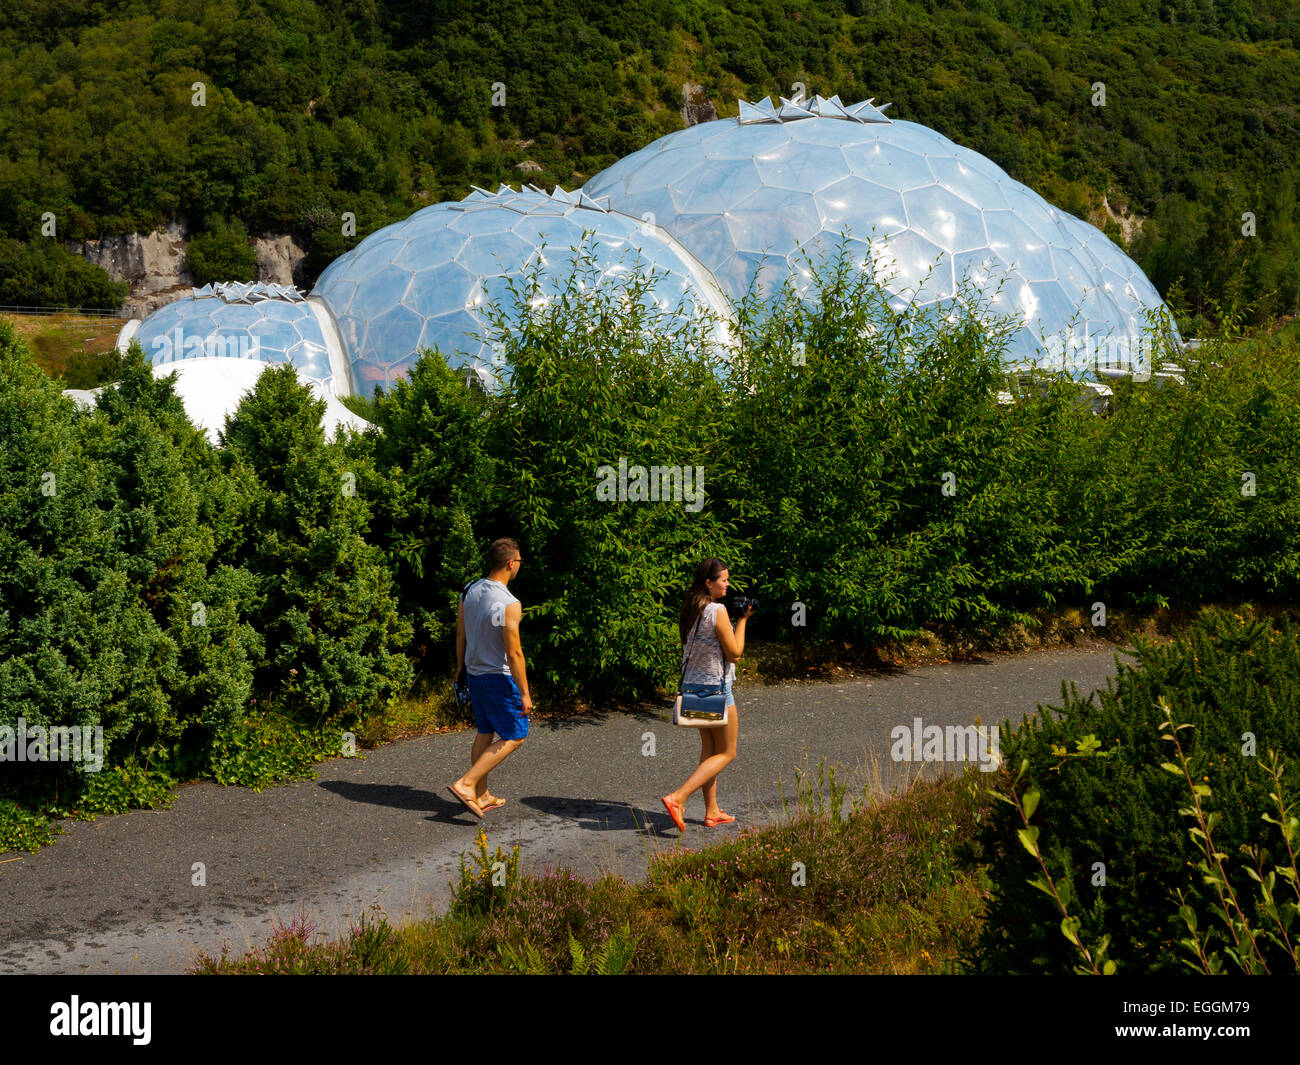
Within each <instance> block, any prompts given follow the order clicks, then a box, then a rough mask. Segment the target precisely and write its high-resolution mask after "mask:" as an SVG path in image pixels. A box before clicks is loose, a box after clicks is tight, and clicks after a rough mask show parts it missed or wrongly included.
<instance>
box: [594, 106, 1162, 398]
mask: <svg viewBox="0 0 1300 1065" xmlns="http://www.w3.org/2000/svg"><path fill="white" fill-rule="evenodd" d="M887 106H888V105H887V104H886V105H883V106H882V107H880V108H877V107H875V106H873V104H872V102H871V101H866V102H864V103H859V104H854V105H848V106H846V105H844V104H842V103H841V102H840V100H839V97H835V96H833V97H831V98H829V99H826V98H824V97H821V96H818V97H817V98H816V99H815V100H813V101H812V102H810V103H800V102H793V101H790V100H785V99H783V100H782V101H781V105H780V107H775V106H774V105H773V104H772V103H771V101H770V100H763V101H762V102H760V103H758V104H750V103H747V102H745V101H741V102H740V108H739V110H740V113H739V115H738V117H736V118H732V119H719V120H717V121H713V122H706V123H701V124H700V125H697V126H692V127H690V128H689V129H685V130H681V131H679V132H676V133H671V134H668V135H667V136H665V137H661V138H660V139H659V140H657V141H655V142H654V143H653V144H650V145H648V146H647V147H645V148H643V149H641V150H640V151H638V152H635V153H633V154H632V155H630V156H627V157H626V158H624V159H622V160H620V161H619V162H617V163H615V164H614V165H613V166H611V167H609V168H608V169H606V170H604V171H602V172H601V173H599V174H597V175H595V176H594V177H592V178H591V179H590V180H589V181H588V182H587V184H586V185H585V186H584V187H583V191H584V192H586V193H588V194H589V195H591V196H592V197H593V198H602V199H603V200H604V201H605V202H608V203H609V205H610V206H611V207H612V208H614V209H616V210H619V211H623V212H625V213H627V214H629V215H633V216H636V217H640V218H644V219H647V220H650V221H653V222H655V223H657V224H659V225H661V226H663V227H664V228H665V229H667V230H668V232H670V233H671V234H672V235H673V236H674V237H676V238H677V240H678V241H679V242H680V243H681V244H682V245H683V246H685V247H686V248H688V249H689V250H690V251H691V252H692V253H693V254H694V255H695V256H696V257H697V258H698V259H699V260H700V261H701V262H702V263H703V264H704V265H705V266H706V267H708V269H709V270H710V271H711V272H712V274H713V276H714V277H715V278H716V279H717V282H718V285H719V287H720V288H721V289H722V290H723V291H724V292H725V293H726V294H727V295H728V296H729V297H730V298H731V299H733V300H741V299H743V298H744V297H745V296H746V294H747V293H748V292H749V291H750V289H751V286H753V287H754V288H755V289H756V291H757V292H758V294H759V295H760V296H762V297H764V298H767V297H771V296H772V295H774V294H775V293H776V292H777V291H779V289H780V287H781V286H782V284H783V283H784V282H785V280H786V279H787V278H790V279H791V280H792V281H793V282H794V284H795V287H796V290H797V291H799V292H800V294H803V293H804V292H807V291H808V289H809V285H810V282H811V277H810V271H809V266H808V262H807V260H808V259H811V260H812V262H813V263H817V262H819V261H827V260H828V259H829V257H830V256H831V255H832V254H834V253H835V251H836V249H837V248H838V246H839V241H840V240H841V239H842V238H843V237H844V235H845V234H847V235H848V239H847V241H846V242H845V245H844V251H845V252H846V253H847V254H848V255H849V256H850V257H852V258H853V259H854V260H856V261H857V262H858V263H859V265H861V266H864V267H865V266H866V264H868V263H871V264H872V265H873V266H874V267H875V270H876V276H877V277H878V279H879V280H880V282H881V284H882V286H883V287H884V288H885V289H886V290H887V291H888V292H889V293H890V294H891V296H893V297H895V298H896V302H895V303H894V305H895V307H900V306H901V305H902V304H904V303H914V304H916V305H917V306H920V307H926V306H931V305H934V306H936V307H943V306H944V305H945V304H946V302H947V301H950V300H951V299H952V298H953V297H954V295H955V294H956V292H957V290H958V286H959V285H960V284H961V283H962V282H963V280H966V279H969V281H970V283H971V284H972V285H973V286H974V288H975V290H976V292H977V293H978V294H979V295H980V296H981V297H982V301H983V303H984V304H985V306H986V307H987V308H988V309H989V310H990V311H992V312H994V313H996V314H999V315H1007V316H1010V317H1011V318H1012V320H1013V322H1014V325H1015V332H1014V333H1013V334H1012V336H1011V338H1010V343H1009V347H1008V356H1009V358H1010V360H1011V361H1013V362H1019V361H1023V362H1029V361H1031V360H1034V359H1038V360H1040V361H1046V362H1048V363H1049V364H1051V363H1055V364H1056V367H1057V368H1069V369H1072V370H1075V371H1081V372H1083V373H1085V374H1086V373H1088V372H1090V371H1092V369H1093V368H1094V366H1095V365H1096V364H1098V363H1100V362H1107V361H1109V360H1110V359H1111V358H1112V357H1119V358H1120V359H1121V361H1122V360H1123V359H1124V358H1125V357H1127V358H1128V364H1127V366H1126V368H1130V369H1141V368H1143V367H1142V358H1143V356H1142V354H1141V353H1140V352H1139V351H1137V350H1136V349H1135V348H1134V347H1133V345H1132V340H1133V339H1134V338H1135V337H1136V335H1137V334H1138V333H1140V332H1141V330H1142V328H1143V327H1144V326H1145V324H1146V319H1147V315H1148V313H1149V312H1152V313H1153V312H1159V310H1160V309H1161V308H1162V307H1163V302H1162V301H1161V300H1160V297H1159V295H1158V294H1157V293H1156V291H1155V289H1154V288H1153V287H1152V286H1151V284H1150V282H1149V281H1147V279H1146V278H1145V276H1144V275H1143V274H1142V271H1141V269H1140V268H1139V267H1138V266H1137V264H1136V263H1134V262H1133V261H1132V260H1131V259H1129V258H1128V256H1126V255H1125V254H1124V253H1123V252H1122V251H1121V250H1120V249H1119V248H1117V247H1115V245H1114V244H1112V243H1111V242H1110V241H1109V240H1108V239H1107V238H1106V237H1105V235H1104V234H1102V233H1101V232H1100V231H1099V230H1097V229H1095V228H1094V227H1092V226H1090V225H1088V224H1087V223H1086V222H1081V221H1079V220H1078V219H1075V218H1073V216H1071V215H1068V214H1066V213H1065V212H1063V211H1060V210H1058V209H1057V208H1055V207H1053V206H1052V205H1051V204H1049V203H1048V202H1047V201H1046V200H1044V199H1043V198H1042V197H1041V196H1039V195H1038V194H1037V193H1036V192H1034V191H1033V190H1032V189H1030V188H1028V187H1026V186H1025V185H1022V184H1020V183H1019V182H1018V181H1015V180H1013V179H1012V178H1011V177H1010V176H1009V175H1007V173H1006V172H1005V171H1003V170H1002V169H1001V168H1000V167H998V166H997V165H996V164H995V163H993V162H992V161H990V160H989V159H986V158H985V157H984V156H982V155H980V154H979V153H978V152H974V151H971V150H970V149H968V148H963V147H961V146H960V145H958V144H954V143H953V142H952V141H950V140H948V138H946V137H944V136H943V135H942V134H940V133H938V132H936V131H935V130H932V129H929V128H927V127H925V126H921V125H917V124H916V123H912V122H902V121H892V120H891V119H889V118H888V117H886V115H885V114H884V113H883V111H884V107H887ZM1117 340H1118V341H1119V342H1118V343H1116V342H1115V341H1117ZM1108 341H1109V343H1107V342H1108ZM1044 356H1047V358H1046V359H1044ZM1063 362H1064V363H1065V364H1066V365H1065V366H1062V365H1061V364H1062V363H1063Z"/></svg>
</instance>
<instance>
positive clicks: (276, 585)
mask: <svg viewBox="0 0 1300 1065" xmlns="http://www.w3.org/2000/svg"><path fill="white" fill-rule="evenodd" d="M324 407H325V403H324V400H317V399H315V398H314V397H313V395H312V392H311V389H310V388H308V387H307V386H306V385H304V384H299V383H298V379H297V374H296V373H295V371H294V368H293V367H292V366H291V365H287V364H286V365H284V366H277V367H274V368H272V369H269V370H267V371H266V372H265V373H264V374H262V375H261V377H259V378H258V382H257V386H256V387H255V388H254V389H253V391H252V392H250V393H249V394H248V395H247V396H245V397H244V399H243V401H242V402H241V403H240V405H239V407H238V409H237V410H236V411H235V412H234V414H232V415H230V416H229V417H228V418H227V420H226V427H225V431H224V433H223V443H224V444H225V446H226V450H225V451H224V452H223V453H222V460H223V463H224V465H225V467H226V469H227V471H228V472H229V473H230V475H231V476H232V477H234V478H235V479H236V481H237V482H238V483H241V484H244V485H247V492H246V495H245V496H244V498H243V500H242V501H241V502H240V503H239V504H238V511H239V520H238V525H239V526H240V527H241V528H242V529H243V537H242V539H241V541H240V542H239V543H238V544H237V545H234V544H232V547H231V554H230V561H231V562H232V563H233V564H235V565H238V566H242V567H243V568H245V569H247V570H248V571H249V572H250V573H251V574H252V575H253V577H254V578H255V580H256V582H257V593H256V595H257V601H256V607H255V608H254V609H253V611H252V615H251V616H252V621H253V624H254V626H255V628H256V629H257V631H258V633H259V634H260V635H261V637H262V638H263V639H264V640H265V641H266V648H267V650H266V654H265V656H264V657H263V658H262V659H261V660H260V661H259V663H258V668H257V670H256V691H257V693H258V694H259V695H260V696H265V697H267V698H272V699H273V700H274V703H275V705H276V707H277V708H278V709H280V710H282V711H283V712H285V713H287V714H289V715H290V716H293V717H296V718H299V719H301V720H303V721H307V722H309V723H313V724H316V723H321V722H322V721H323V720H324V719H325V718H327V717H330V716H334V715H342V717H341V718H340V720H343V718H347V719H350V720H355V718H356V717H357V716H358V715H359V714H360V713H361V712H363V711H365V710H368V709H371V708H372V707H373V706H375V705H376V704H378V703H381V702H382V701H384V700H385V699H387V698H389V697H390V696H391V695H393V694H401V693H404V692H405V691H406V690H407V689H408V688H409V687H410V686H411V682H412V680H413V671H412V668H411V663H410V660H409V659H408V658H407V656H406V653H405V652H406V649H407V647H408V646H409V644H410V636H411V626H410V623H409V622H408V621H407V620H406V619H404V618H403V617H401V615H400V614H399V612H398V609H397V603H396V600H395V599H394V596H393V592H392V578H391V576H390V575H389V571H388V568H387V567H386V565H385V564H384V558H383V555H382V552H381V551H380V550H379V548H378V547H376V546H374V545H373V544H371V543H370V542H368V541H367V538H366V537H367V535H368V523H369V517H370V508H369V504H368V503H367V501H366V499H365V496H364V494H363V493H362V492H359V491H357V486H358V485H364V484H367V483H373V481H374V480H375V475H374V473H373V470H368V469H365V468H361V467H359V466H358V461H359V456H358V454H357V453H356V452H355V451H354V452H352V453H351V454H349V453H348V452H347V451H346V450H345V449H344V448H343V447H341V446H340V445H339V444H337V443H328V442H327V441H326V439H325V434H324V430H323V429H322V428H321V424H320V421H321V415H322V413H323V411H324Z"/></svg>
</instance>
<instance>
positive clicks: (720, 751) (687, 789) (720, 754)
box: [668, 705, 740, 816]
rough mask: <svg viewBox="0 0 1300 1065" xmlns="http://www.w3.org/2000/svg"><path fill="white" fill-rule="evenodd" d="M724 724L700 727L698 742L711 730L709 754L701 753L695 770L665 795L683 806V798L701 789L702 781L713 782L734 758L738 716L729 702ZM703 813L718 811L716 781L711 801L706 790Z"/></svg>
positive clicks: (684, 800) (738, 731) (704, 782)
mask: <svg viewBox="0 0 1300 1065" xmlns="http://www.w3.org/2000/svg"><path fill="white" fill-rule="evenodd" d="M727 719H728V720H727V723H726V725H724V726H722V727H720V728H711V729H701V730H700V732H701V738H700V743H701V744H703V743H704V739H703V735H702V734H703V733H704V732H711V733H713V736H712V742H713V753H712V754H711V755H709V756H708V757H704V756H703V753H702V752H701V757H700V764H699V765H698V766H696V767H695V772H694V773H692V774H691V775H690V776H689V777H687V778H686V783H685V784H683V785H682V786H681V787H680V788H678V789H677V790H676V791H674V792H673V793H672V794H671V795H669V796H668V798H670V799H672V800H673V802H675V803H677V804H678V805H679V806H682V807H685V805H686V800H687V798H689V797H690V796H691V795H692V794H694V792H695V790H696V789H697V788H703V787H704V786H705V785H706V784H711V783H714V780H715V778H716V777H717V775H718V774H719V773H721V772H722V771H723V770H724V769H726V768H727V766H729V765H730V764H731V762H732V760H733V759H734V758H735V757H736V748H737V746H738V743H739V737H740V721H739V715H737V713H736V707H735V706H734V705H733V706H731V707H729V708H728V710H727ZM704 803H705V816H713V815H714V814H716V813H718V791H717V786H716V784H715V785H714V787H713V788H712V802H711V803H710V797H709V795H708V794H707V793H706V794H705V798H704Z"/></svg>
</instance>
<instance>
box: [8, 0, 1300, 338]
mask: <svg viewBox="0 0 1300 1065" xmlns="http://www.w3.org/2000/svg"><path fill="white" fill-rule="evenodd" d="M1297 40H1300V9H1297V8H1296V7H1295V5H1293V4H1291V3H1289V2H1287V0H1261V2H1254V3H1248V2H1247V0H1214V2H1211V0H1106V2H1105V3H1102V2H1100V0H1035V2H1033V3H1030V2H1028V0H964V2H962V3H955V4H954V3H939V2H937V0H848V2H843V3H835V2H831V3H813V2H811V0H782V2H781V3H779V4H778V3H775V2H772V0H742V2H738V3H727V4H724V3H721V2H707V0H706V2H691V3H686V2H684V0H642V2H639V3H636V4H631V5H619V6H617V7H612V6H610V5H607V4H601V3H594V2H591V0H528V2H526V3H525V2H523V0H499V2H497V3H493V4H491V5H488V6H487V7H475V8H472V9H471V8H466V7H465V6H464V5H460V4H453V3H447V2H436V3H427V2H423V0H422V2H418V3H417V2H412V0H210V2H204V3H200V4H195V3H192V2H182V0H162V2H161V3H158V2H155V0H147V2H146V0H94V2H92V0H70V2H68V3H64V4H58V5H50V4H48V3H46V2H44V0H10V2H9V3H8V4H6V13H5V16H4V18H3V22H0V143H2V144H3V151H2V152H0V290H2V291H3V293H4V296H3V299H0V302H7V303H34V304H44V305H53V304H78V305H87V302H88V301H89V302H90V303H93V304H98V305H116V304H117V303H118V302H119V301H120V299H121V295H120V291H119V289H114V288H113V286H112V285H111V284H109V283H108V282H107V279H106V278H99V279H98V280H96V279H95V278H94V277H87V276H85V275H86V273H87V272H86V271H84V270H81V269H80V268H78V267H77V266H76V265H75V264H72V263H70V262H69V259H70V256H69V254H68V252H67V251H66V250H65V248H64V246H63V242H64V241H82V240H87V239H93V238H97V237H100V236H104V235H111V234H119V233H129V232H146V231H149V230H151V229H153V228H154V227H156V226H159V225H162V224H165V223H168V222H171V221H176V220H180V221H183V222H184V224H185V225H186V226H187V228H188V230H189V232H190V235H191V237H192V238H197V240H198V243H199V247H200V248H201V249H202V253H203V255H202V257H203V260H204V262H205V263H206V264H209V266H208V267H205V269H208V268H211V267H212V265H213V264H221V263H232V262H233V263H236V264H239V263H241V262H244V263H246V261H247V249H246V245H245V241H246V235H248V234H258V233H292V234H294V235H295V236H296V237H297V239H298V240H299V241H300V242H301V243H302V244H303V245H304V246H305V247H306V248H307V251H308V259H307V263H306V270H307V274H308V277H309V278H314V276H315V275H316V274H318V273H319V272H320V270H322V269H323V268H324V267H325V265H327V264H328V263H329V262H330V261H331V260H332V259H333V258H335V257H336V256H338V255H339V254H341V253H342V252H343V251H345V250H347V248H349V247H351V246H353V245H354V244H355V243H356V242H357V241H358V240H360V239H362V238H364V236H365V235H366V234H368V233H370V232H373V231H374V230H375V229H377V228H379V227H381V226H383V225H386V224H388V223H389V222H392V221H395V220H397V219H399V218H403V217H405V216H407V215H409V214H410V213H411V212H412V211H413V210H416V209H418V208H419V207H421V206H424V205H427V204H430V203H435V202H438V201H440V200H447V199H453V198H459V197H461V196H463V195H465V194H466V193H467V192H468V191H469V188H470V186H471V185H474V184H477V185H482V186H486V187H489V188H495V187H496V185H497V184H498V183H501V182H506V183H518V182H520V181H522V180H528V181H532V182H534V183H536V184H539V185H544V186H548V187H549V186H550V185H552V184H560V185H564V186H565V187H569V188H572V187H576V186H577V185H580V184H582V182H584V181H585V180H586V179H587V178H589V177H590V176H592V175H593V174H594V173H596V172H597V171H599V170H601V169H602V168H604V167H606V166H608V165H609V164H611V163H613V162H614V161H615V160H616V159H618V158H620V157H621V156H623V155H626V154H628V153H630V152H632V151H635V150H637V149H638V148H641V147H643V146H644V145H645V144H647V143H649V142H650V141H651V140H653V139H654V138H656V137H658V136H661V135H663V134H665V133H668V132H671V131H673V130H675V129H679V128H681V126H682V125H683V118H682V115H681V106H682V94H683V86H684V85H685V84H687V83H690V84H693V85H699V86H701V87H702V90H703V93H704V94H705V95H706V96H707V97H708V98H709V99H710V100H711V101H712V102H713V103H714V105H715V106H716V107H717V109H718V112H719V114H721V115H727V114H735V110H736V103H735V101H736V98H737V97H745V98H751V99H752V98H757V97H761V96H763V95H766V94H772V95H774V96H775V95H778V94H784V95H791V94H792V93H793V92H794V91H796V90H795V85H796V83H801V84H802V85H803V86H805V88H806V91H807V92H808V93H809V94H812V93H819V92H820V93H823V94H826V95H830V94H832V93H838V94H839V95H840V96H841V97H842V98H844V99H845V100H856V99H864V98H867V97H875V98H876V99H877V100H881V101H892V102H893V104H894V107H893V109H892V111H891V114H892V115H893V116H895V117H898V118H905V119H908V120H911V121H916V122H921V123H924V124H926V125H928V126H932V127H933V128H935V129H937V130H939V131H940V132H942V133H944V134H945V135H947V136H949V137H951V138H952V139H953V140H955V141H957V142H959V143H961V144H964V145H966V146H968V147H971V148H973V149H975V150H977V151H980V152H982V153H984V154H986V155H988V156H989V157H990V158H992V159H993V160H994V161H995V162H997V163H998V164H999V165H1001V166H1002V167H1004V168H1005V169H1006V170H1007V171H1008V172H1009V173H1010V174H1011V175H1012V176H1013V177H1015V178H1017V179H1018V180H1020V181H1023V182H1025V183H1026V184H1028V185H1030V186H1031V187H1033V188H1034V189H1036V190H1037V191H1038V192H1040V193H1041V194H1042V195H1044V196H1045V197H1046V198H1047V199H1049V200H1051V201H1053V202H1054V203H1057V204H1058V205H1060V206H1062V207H1063V208H1065V209H1066V210H1069V211H1071V212H1073V213H1075V214H1077V215H1079V216H1082V217H1087V218H1089V219H1090V220H1091V221H1093V222H1094V223H1096V224H1098V225H1101V226H1103V228H1105V229H1106V231H1107V232H1108V233H1109V234H1110V236H1111V237H1112V238H1113V239H1116V240H1117V241H1119V242H1120V243H1122V244H1123V245H1124V246H1125V247H1126V249H1127V250H1128V251H1129V252H1130V254H1132V255H1133V256H1134V257H1135V258H1136V259H1137V261H1138V262H1139V263H1140V264H1141V265H1142V266H1143V267H1144V268H1145V269H1146V270H1147V272H1148V274H1149V275H1150V276H1151V278H1152V280H1153V281H1154V282H1155V284H1156V286H1157V287H1158V288H1159V289H1160V290H1161V292H1162V293H1164V294H1166V295H1167V296H1168V295H1169V294H1170V293H1171V290H1174V295H1175V298H1176V299H1177V301H1178V303H1179V305H1180V307H1181V308H1182V309H1183V322H1184V325H1185V326H1187V325H1190V326H1192V328H1193V331H1195V330H1196V328H1198V327H1199V325H1200V323H1197V322H1195V321H1194V316H1196V315H1203V316H1207V317H1208V318H1210V319H1211V320H1215V319H1217V318H1219V317H1222V316H1223V315H1225V314H1227V315H1236V316H1238V317H1239V316H1241V315H1242V314H1243V313H1244V314H1245V315H1246V316H1247V317H1248V319H1249V320H1250V321H1253V322H1258V321H1261V320H1264V319H1266V318H1269V317H1285V316H1289V315H1292V314H1294V313H1295V312H1296V310H1297V304H1298V303H1300V266H1298V265H1297V263H1298V262H1300V228H1298V227H1297V222H1298V221H1300V215H1298V214H1297V186H1298V184H1300V182H1298V178H1300V165H1298V164H1297V163H1296V158H1297V149H1300V123H1298V122H1297V117H1296V100H1297V99H1300V57H1298V56H1297V51H1296V42H1297ZM494 83H500V85H501V86H504V100H502V94H501V92H500V91H499V90H498V91H497V94H496V100H495V103H494ZM1098 83H1101V84H1102V85H1104V93H1105V98H1104V99H1105V102H1104V105H1103V104H1098V103H1097V102H1096V101H1097V99H1098V96H1097V85H1098ZM196 86H201V88H197V87H196ZM200 93H201V94H202V96H201V97H200V96H199V94H200ZM521 164H531V165H525V166H524V168H523V169H521ZM537 167H540V170H538V169H536V168H537ZM47 212H50V213H52V214H53V216H54V219H55V222H56V234H55V238H56V239H51V238H50V237H49V236H48V235H42V221H43V218H45V217H46V213H47ZM344 212H351V213H352V214H354V215H355V216H356V233H355V235H347V236H345V235H344V234H343V226H342V225H341V224H340V218H341V216H342V215H343V214H344ZM1245 212H1251V213H1252V214H1253V215H1254V217H1255V224H1256V227H1257V232H1256V235H1255V236H1246V235H1243V232H1242V228H1243V222H1242V216H1243V214H1244V213H1245ZM95 271H98V268H97V267H95V268H92V270H91V273H94V272H95ZM100 273H102V271H100ZM1180 279H1181V280H1180ZM1175 286H1176V288H1175Z"/></svg>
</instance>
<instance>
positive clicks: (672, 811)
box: [659, 795, 686, 832]
mask: <svg viewBox="0 0 1300 1065" xmlns="http://www.w3.org/2000/svg"><path fill="white" fill-rule="evenodd" d="M659 801H660V802H661V803H663V804H664V809H666V810H667V811H668V816H669V817H671V818H672V819H673V824H675V825H676V826H677V828H678V829H679V830H680V831H682V832H685V831H686V822H685V821H683V820H682V808H681V807H680V806H678V805H677V803H675V802H673V801H672V800H671V799H669V798H668V796H667V795H663V796H661V797H660V799H659Z"/></svg>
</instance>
